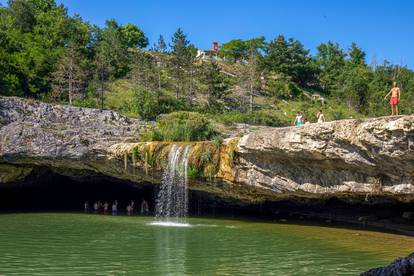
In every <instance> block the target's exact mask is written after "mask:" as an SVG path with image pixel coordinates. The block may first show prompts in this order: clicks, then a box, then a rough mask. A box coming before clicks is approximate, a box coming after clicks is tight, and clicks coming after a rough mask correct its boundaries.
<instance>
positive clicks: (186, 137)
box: [142, 111, 218, 142]
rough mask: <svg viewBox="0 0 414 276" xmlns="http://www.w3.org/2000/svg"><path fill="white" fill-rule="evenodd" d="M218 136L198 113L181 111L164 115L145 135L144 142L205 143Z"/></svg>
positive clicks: (207, 121) (206, 120)
mask: <svg viewBox="0 0 414 276" xmlns="http://www.w3.org/2000/svg"><path fill="white" fill-rule="evenodd" d="M217 135H218V133H217V131H215V130H214V128H213V127H212V125H211V124H210V122H209V120H208V119H207V118H206V117H205V116H203V115H202V114H199V113H196V112H187V111H179V112H172V113H170V114H166V115H162V116H160V117H159V118H158V119H157V125H156V127H155V128H154V129H152V130H150V131H148V132H147V133H145V134H144V135H143V137H142V139H143V140H144V141H185V142H188V141H204V140H211V139H213V138H214V137H216V136H217Z"/></svg>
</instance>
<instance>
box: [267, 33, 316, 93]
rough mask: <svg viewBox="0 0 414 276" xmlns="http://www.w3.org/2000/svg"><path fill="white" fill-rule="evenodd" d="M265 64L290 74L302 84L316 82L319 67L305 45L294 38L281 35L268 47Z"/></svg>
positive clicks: (295, 80) (278, 71)
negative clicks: (317, 67) (287, 38)
mask: <svg viewBox="0 0 414 276" xmlns="http://www.w3.org/2000/svg"><path fill="white" fill-rule="evenodd" d="M266 54H267V56H266V58H265V60H264V64H265V66H266V67H267V69H268V70H271V71H274V72H276V73H280V74H283V75H286V76H289V77H290V78H291V79H292V81H293V82H296V83H298V84H299V85H301V86H309V85H312V84H314V82H315V78H316V72H317V69H316V67H315V65H314V63H313V61H312V58H311V57H310V55H309V50H306V49H305V48H304V47H303V45H302V44H301V43H300V42H299V41H297V40H294V39H293V38H290V39H289V40H286V39H285V37H284V36H282V35H279V36H278V37H277V38H275V39H274V40H272V41H271V42H270V43H269V44H268V45H267V48H266Z"/></svg>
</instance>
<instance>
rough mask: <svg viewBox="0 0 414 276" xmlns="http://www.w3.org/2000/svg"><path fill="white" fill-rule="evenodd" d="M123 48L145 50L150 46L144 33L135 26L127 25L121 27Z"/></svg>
mask: <svg viewBox="0 0 414 276" xmlns="http://www.w3.org/2000/svg"><path fill="white" fill-rule="evenodd" d="M120 32H121V38H122V43H123V47H125V48H139V49H142V48H145V47H147V46H148V38H147V37H146V36H145V34H144V32H143V31H142V30H141V29H140V28H138V27H137V26H135V25H134V24H131V23H127V24H125V25H123V26H121V27H120Z"/></svg>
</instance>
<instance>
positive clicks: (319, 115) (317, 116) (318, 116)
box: [316, 110, 325, 123]
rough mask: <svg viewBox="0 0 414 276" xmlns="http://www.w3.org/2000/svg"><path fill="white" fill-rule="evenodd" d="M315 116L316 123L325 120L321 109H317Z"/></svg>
mask: <svg viewBox="0 0 414 276" xmlns="http://www.w3.org/2000/svg"><path fill="white" fill-rule="evenodd" d="M316 118H317V120H318V123H324V122H325V115H323V112H322V110H319V112H318V114H316Z"/></svg>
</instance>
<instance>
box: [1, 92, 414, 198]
mask: <svg viewBox="0 0 414 276" xmlns="http://www.w3.org/2000/svg"><path fill="white" fill-rule="evenodd" d="M151 124H152V123H149V122H143V121H140V120H136V119H130V118H126V117H124V116H121V115H119V114H117V113H116V112H112V111H100V110H96V109H88V108H79V107H71V106H63V105H51V104H46V103H40V102H36V101H29V100H25V99H21V98H7V97H0V185H7V184H8V183H10V182H16V181H21V180H23V179H24V178H25V177H26V176H27V175H29V174H30V173H31V172H32V171H33V170H36V169H37V168H40V167H47V168H49V169H50V170H52V171H54V172H57V173H59V174H63V175H67V176H70V177H74V178H77V177H83V176H88V175H107V176H110V177H115V178H119V179H127V180H130V181H134V182H137V183H139V182H151V183H158V182H159V181H160V172H161V169H162V165H160V164H162V162H153V164H152V163H151V162H148V160H147V159H145V162H139V160H135V159H136V156H135V154H138V155H139V152H138V151H139V150H144V151H145V152H147V153H148V154H150V155H151V157H152V158H153V159H156V158H157V157H156V156H155V157H154V156H153V155H155V154H158V155H159V156H158V158H159V159H162V158H164V157H165V151H168V146H169V145H170V143H156V142H153V143H140V142H139V140H140V139H139V136H140V134H142V133H143V132H144V131H145V130H146V129H148V127H150V126H151ZM194 145H196V144H194ZM197 145H198V148H197V147H195V146H194V154H197V153H196V152H198V154H200V151H201V152H202V151H203V149H204V148H206V147H207V148H208V151H209V153H210V154H212V156H213V157H212V158H210V159H211V160H210V161H209V162H212V163H213V164H212V165H211V166H205V167H203V170H204V171H208V172H209V173H208V176H207V174H204V175H203V177H201V178H197V177H195V178H193V179H192V180H191V183H190V188H192V189H199V190H204V191H208V192H211V193H214V194H217V195H219V196H223V197H232V198H236V199H240V200H248V201H261V200H279V199H286V198H289V197H309V198H327V197H332V196H335V197H343V198H356V197H369V196H384V197H390V198H393V199H398V200H401V201H405V202H409V201H412V200H413V199H414V116H395V117H381V118H375V119H366V120H342V121H334V122H327V123H323V124H309V125H305V126H302V127H286V128H259V129H258V130H255V131H252V132H250V133H248V134H245V135H243V136H242V137H240V138H228V139H226V140H224V143H223V144H222V145H218V146H217V147H216V149H217V152H215V150H214V147H213V146H211V145H208V143H201V144H200V143H198V144H197ZM195 148H197V149H198V151H196V150H195ZM149 149H151V150H152V151H148V150H149ZM201 154H202V153H201ZM146 158H147V157H146ZM195 159H196V158H195ZM141 161H143V160H141ZM156 164H158V165H156Z"/></svg>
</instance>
